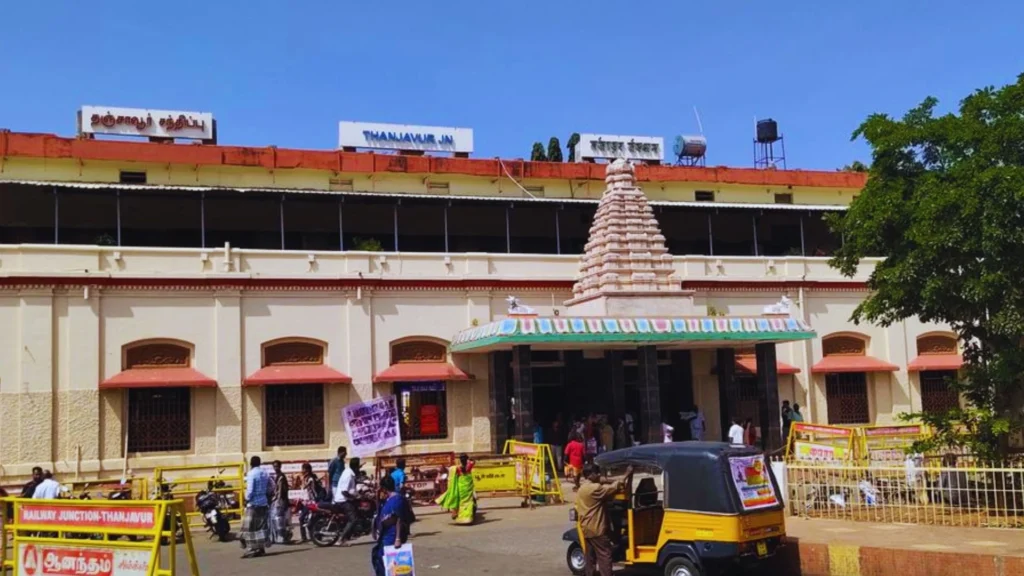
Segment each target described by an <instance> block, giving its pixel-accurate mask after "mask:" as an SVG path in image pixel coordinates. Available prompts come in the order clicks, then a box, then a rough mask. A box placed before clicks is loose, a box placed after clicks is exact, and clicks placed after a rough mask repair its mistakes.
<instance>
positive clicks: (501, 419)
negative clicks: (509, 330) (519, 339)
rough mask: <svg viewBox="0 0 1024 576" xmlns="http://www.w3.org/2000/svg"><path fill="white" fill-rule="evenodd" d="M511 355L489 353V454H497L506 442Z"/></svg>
mask: <svg viewBox="0 0 1024 576" xmlns="http://www.w3.org/2000/svg"><path fill="white" fill-rule="evenodd" d="M511 361H512V355H511V354H509V353H508V352H505V351H498V352H491V353H490V354H489V355H488V365H489V370H490V374H489V378H488V384H489V394H488V401H489V413H490V416H491V452H493V453H494V454H499V453H501V451H502V450H503V449H504V447H505V441H506V440H508V417H509V413H508V365H509V362H511Z"/></svg>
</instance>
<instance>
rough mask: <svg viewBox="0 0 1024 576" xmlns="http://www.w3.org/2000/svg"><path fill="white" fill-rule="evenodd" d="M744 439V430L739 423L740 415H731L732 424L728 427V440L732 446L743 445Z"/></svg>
mask: <svg viewBox="0 0 1024 576" xmlns="http://www.w3.org/2000/svg"><path fill="white" fill-rule="evenodd" d="M745 440H746V432H744V431H743V426H742V425H741V424H740V417H739V416H733V417H732V426H730V427H729V442H731V443H732V444H733V445H734V446H743V443H744V442H745Z"/></svg>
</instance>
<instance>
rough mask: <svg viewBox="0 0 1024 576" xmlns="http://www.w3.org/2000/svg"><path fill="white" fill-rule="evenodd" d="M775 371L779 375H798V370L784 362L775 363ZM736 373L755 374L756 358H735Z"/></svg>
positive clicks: (747, 356) (748, 356) (746, 356)
mask: <svg viewBox="0 0 1024 576" xmlns="http://www.w3.org/2000/svg"><path fill="white" fill-rule="evenodd" d="M775 370H776V371H777V372H778V373H779V374H799V373H800V369H799V368H797V367H796V366H793V365H792V364H786V363H785V362H779V361H777V360H776V362H775ZM736 372H737V373H738V374H757V358H756V357H754V356H750V355H748V354H744V355H742V356H736Z"/></svg>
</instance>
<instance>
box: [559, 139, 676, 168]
mask: <svg viewBox="0 0 1024 576" xmlns="http://www.w3.org/2000/svg"><path fill="white" fill-rule="evenodd" d="M664 154H665V139H664V138H662V137H660V136H618V135H614V134H580V141H579V144H577V145H576V158H577V159H578V160H615V159H618V158H622V159H624V160H643V161H657V162H660V161H661V160H662V159H663V158H664Z"/></svg>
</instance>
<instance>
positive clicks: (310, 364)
mask: <svg viewBox="0 0 1024 576" xmlns="http://www.w3.org/2000/svg"><path fill="white" fill-rule="evenodd" d="M326 347H327V346H326V345H325V344H324V343H323V342H319V341H316V340H309V339H298V338H290V339H284V340H274V341H271V342H266V343H264V344H263V347H262V348H263V361H262V364H263V368H262V370H261V371H260V373H264V374H270V375H271V377H270V378H269V379H268V383H266V384H264V385H263V421H264V426H265V430H264V436H263V438H264V442H263V443H264V445H265V446H266V447H268V448H270V447H274V446H312V445H321V444H323V443H324V441H325V433H326V432H325V428H326V422H325V420H324V400H325V396H324V386H325V381H320V379H319V378H318V377H317V376H316V374H317V373H316V372H315V371H317V370H322V369H324V368H326V367H325V366H324V357H325V356H326ZM274 375H276V376H277V378H276V379H274V378H273V376H274ZM291 375H294V377H292V376H291Z"/></svg>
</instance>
